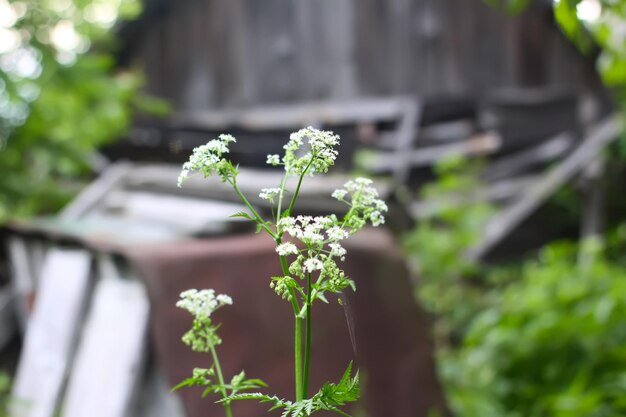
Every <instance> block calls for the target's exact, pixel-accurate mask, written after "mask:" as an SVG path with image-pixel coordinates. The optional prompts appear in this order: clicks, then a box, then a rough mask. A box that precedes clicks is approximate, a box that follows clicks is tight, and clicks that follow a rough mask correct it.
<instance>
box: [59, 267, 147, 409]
mask: <svg viewBox="0 0 626 417" xmlns="http://www.w3.org/2000/svg"><path fill="white" fill-rule="evenodd" d="M99 262H100V264H101V265H102V266H103V267H102V268H101V271H102V272H101V276H102V278H101V279H100V280H99V281H98V282H97V284H96V288H95V291H94V298H93V302H92V304H91V307H90V310H89V313H88V316H87V321H86V323H85V330H84V332H83V335H82V337H81V340H80V344H79V346H78V351H77V354H76V360H75V363H74V368H73V370H72V374H71V376H70V379H69V384H68V388H67V394H66V396H65V400H64V405H63V412H62V414H61V415H62V416H63V417H85V416H89V417H126V416H127V415H128V411H129V410H130V407H131V405H132V403H133V401H134V400H135V398H136V395H137V393H138V392H137V388H138V384H139V380H140V378H141V376H142V374H143V373H142V369H143V364H144V361H145V359H146V354H147V343H146V334H147V330H148V315H149V314H148V313H149V302H148V296H147V294H146V293H145V290H144V287H143V284H142V283H141V282H139V281H138V280H135V279H124V278H122V277H121V276H120V275H119V272H118V271H117V270H116V267H115V266H114V265H113V264H112V261H111V259H110V258H109V257H104V259H102V260H100V261H99Z"/></svg>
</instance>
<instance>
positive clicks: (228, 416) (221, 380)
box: [211, 345, 233, 417]
mask: <svg viewBox="0 0 626 417" xmlns="http://www.w3.org/2000/svg"><path fill="white" fill-rule="evenodd" d="M211 355H212V356H213V365H215V371H216V372H217V380H218V382H219V383H220V394H222V399H224V398H226V397H228V394H227V393H226V388H224V385H226V384H225V383H224V376H223V375H222V367H221V366H220V360H219V359H218V358H217V352H216V351H215V346H213V345H211ZM223 404H224V411H225V412H226V417H233V412H232V410H231V408H230V403H229V402H228V401H226V402H224V403H223Z"/></svg>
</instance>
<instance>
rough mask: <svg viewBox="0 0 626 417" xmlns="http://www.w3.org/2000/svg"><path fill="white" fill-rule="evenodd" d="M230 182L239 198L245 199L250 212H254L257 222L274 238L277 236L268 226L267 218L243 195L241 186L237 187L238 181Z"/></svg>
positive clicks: (244, 201)
mask: <svg viewBox="0 0 626 417" xmlns="http://www.w3.org/2000/svg"><path fill="white" fill-rule="evenodd" d="M230 184H231V185H232V186H233V189H234V190H235V192H236V193H237V195H238V196H239V198H241V201H243V203H244V204H245V205H246V207H248V210H250V212H251V213H252V215H253V216H254V218H255V219H256V221H257V223H258V224H260V225H261V226H262V227H263V229H265V231H266V232H267V233H269V235H270V236H271V237H272V238H276V234H275V233H274V232H273V231H272V229H270V228H269V227H267V225H266V224H265V220H263V217H261V215H260V214H259V213H258V212H257V211H256V210H255V209H254V207H252V204H250V202H249V201H248V199H247V198H246V196H245V195H243V193H242V192H241V190H240V189H239V187H237V182H236V181H235V180H233V181H232V182H231V183H230Z"/></svg>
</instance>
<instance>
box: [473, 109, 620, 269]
mask: <svg viewBox="0 0 626 417" xmlns="http://www.w3.org/2000/svg"><path fill="white" fill-rule="evenodd" d="M622 130H623V123H622V121H621V119H619V117H618V116H611V117H609V118H607V119H605V120H604V121H603V122H601V123H600V124H599V125H598V126H597V127H596V128H595V129H594V130H593V131H592V133H591V134H590V135H589V136H588V137H587V138H585V140H584V141H583V142H582V143H581V144H580V146H579V147H578V148H577V149H576V150H575V151H574V152H572V154H570V155H569V156H568V157H567V158H566V159H565V160H563V161H562V162H561V163H560V164H559V165H557V166H556V167H555V168H554V169H552V170H550V171H549V172H548V173H547V174H546V175H545V177H544V178H543V179H541V180H540V181H538V182H537V183H536V184H535V185H533V186H531V187H528V189H527V190H526V191H525V192H524V193H523V194H522V195H521V196H520V198H519V199H518V200H517V201H516V202H515V203H513V204H511V205H510V206H509V207H507V208H505V209H504V210H503V211H502V212H501V213H500V214H499V215H498V216H496V217H495V218H494V219H492V220H491V221H490V222H489V224H488V225H487V227H486V230H485V233H484V235H483V239H482V240H481V241H480V243H479V244H478V245H476V246H475V247H473V248H471V249H470V250H469V252H468V256H469V257H470V259H474V260H478V259H481V258H482V257H484V256H485V255H486V254H487V253H488V252H489V251H490V250H491V249H493V248H494V246H496V245H497V244H498V243H499V242H501V241H502V239H504V238H505V237H506V236H507V235H508V234H509V233H510V232H511V231H512V230H513V229H515V227H517V226H518V225H519V224H520V223H521V222H522V221H523V220H524V219H526V218H527V217H528V216H529V215H530V214H531V213H532V212H534V211H535V210H536V209H537V207H539V206H540V205H541V204H542V203H543V202H544V201H545V200H546V199H547V198H548V197H549V196H551V195H552V194H554V192H555V191H557V190H558V189H559V187H561V186H562V185H563V184H565V183H566V182H567V181H568V180H570V179H571V178H572V177H573V176H574V175H575V174H576V173H578V172H580V171H581V170H582V169H584V168H585V167H586V166H587V165H588V164H589V163H590V162H591V161H593V160H594V159H595V158H596V157H597V156H598V154H599V153H600V152H601V151H602V149H604V148H605V147H606V146H607V145H609V144H610V143H611V142H613V141H614V140H615V139H616V138H617V137H618V135H619V133H620V132H621V131H622Z"/></svg>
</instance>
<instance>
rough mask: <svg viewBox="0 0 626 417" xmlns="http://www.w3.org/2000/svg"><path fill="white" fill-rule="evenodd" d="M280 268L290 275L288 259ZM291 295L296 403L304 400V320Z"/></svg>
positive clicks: (283, 260)
mask: <svg viewBox="0 0 626 417" xmlns="http://www.w3.org/2000/svg"><path fill="white" fill-rule="evenodd" d="M276 242H277V243H278V244H280V242H281V239H280V238H278V239H276ZM280 266H281V267H282V269H283V275H284V276H287V275H289V268H288V267H287V258H286V257H284V256H281V257H280ZM289 295H290V298H291V306H292V307H293V313H294V316H295V331H294V341H293V350H294V375H295V382H296V401H300V400H303V399H304V396H303V390H302V318H300V317H298V314H299V313H300V306H299V305H298V299H297V298H296V291H295V290H294V289H293V288H290V289H289Z"/></svg>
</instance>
